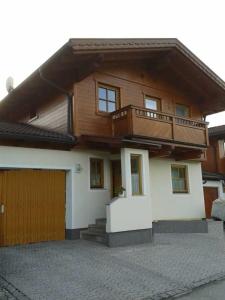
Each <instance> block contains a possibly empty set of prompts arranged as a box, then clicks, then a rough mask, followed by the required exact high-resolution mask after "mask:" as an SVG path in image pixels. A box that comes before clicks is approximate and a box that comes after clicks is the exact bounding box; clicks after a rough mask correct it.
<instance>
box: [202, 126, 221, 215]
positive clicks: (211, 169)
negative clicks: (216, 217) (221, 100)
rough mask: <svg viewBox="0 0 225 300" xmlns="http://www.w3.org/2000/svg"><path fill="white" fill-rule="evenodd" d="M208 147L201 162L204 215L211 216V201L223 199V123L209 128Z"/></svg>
mask: <svg viewBox="0 0 225 300" xmlns="http://www.w3.org/2000/svg"><path fill="white" fill-rule="evenodd" d="M209 144H210V145H209V147H208V149H207V151H206V160H205V161H203V162H202V170H203V184H204V185H203V186H204V197H205V210H206V217H207V218H210V217H211V210H212V203H213V201H214V200H216V199H218V198H220V199H224V200H225V125H222V126H216V127H211V128H209Z"/></svg>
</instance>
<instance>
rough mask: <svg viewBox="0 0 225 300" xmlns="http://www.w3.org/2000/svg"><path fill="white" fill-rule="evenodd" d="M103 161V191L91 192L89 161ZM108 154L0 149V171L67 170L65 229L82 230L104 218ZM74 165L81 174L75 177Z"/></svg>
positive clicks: (106, 199) (108, 189)
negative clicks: (100, 159)
mask: <svg viewBox="0 0 225 300" xmlns="http://www.w3.org/2000/svg"><path fill="white" fill-rule="evenodd" d="M90 157H100V158H103V159H104V166H105V168H104V177H105V178H104V189H99V190H91V189H90V169H89V158H90ZM109 163H110V161H109V154H108V153H106V152H104V153H102V152H92V151H82V152H81V151H58V150H45V149H32V148H22V147H6V146H0V168H43V169H63V170H67V193H66V195H67V199H66V228H68V229H73V228H85V227H87V226H88V224H92V223H94V222H95V219H96V218H103V217H105V216H106V209H105V205H106V203H108V202H109V201H110V198H111V192H110V168H109ZM76 164H80V165H81V168H82V169H81V172H80V173H76Z"/></svg>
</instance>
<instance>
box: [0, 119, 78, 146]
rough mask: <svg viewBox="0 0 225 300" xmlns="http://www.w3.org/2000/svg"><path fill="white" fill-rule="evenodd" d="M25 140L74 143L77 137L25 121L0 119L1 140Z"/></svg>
mask: <svg viewBox="0 0 225 300" xmlns="http://www.w3.org/2000/svg"><path fill="white" fill-rule="evenodd" d="M1 139H3V140H6V139H7V140H25V141H39V142H49V143H58V144H66V145H73V144H75V141H76V140H75V137H74V136H72V135H69V134H65V133H59V132H56V131H53V130H46V129H43V128H40V127H37V126H34V125H30V124H25V123H13V122H4V121H0V140H1Z"/></svg>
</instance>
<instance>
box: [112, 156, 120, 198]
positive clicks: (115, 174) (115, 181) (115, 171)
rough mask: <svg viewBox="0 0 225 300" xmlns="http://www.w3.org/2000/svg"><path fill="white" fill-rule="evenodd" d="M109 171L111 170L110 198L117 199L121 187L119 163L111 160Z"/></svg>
mask: <svg viewBox="0 0 225 300" xmlns="http://www.w3.org/2000/svg"><path fill="white" fill-rule="evenodd" d="M111 170H112V197H117V196H118V194H119V192H120V189H121V187H122V177H121V161H120V160H112V162H111Z"/></svg>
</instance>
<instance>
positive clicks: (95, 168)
mask: <svg viewBox="0 0 225 300" xmlns="http://www.w3.org/2000/svg"><path fill="white" fill-rule="evenodd" d="M90 186H91V189H102V188H104V161H103V159H99V158H91V159H90Z"/></svg>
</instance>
